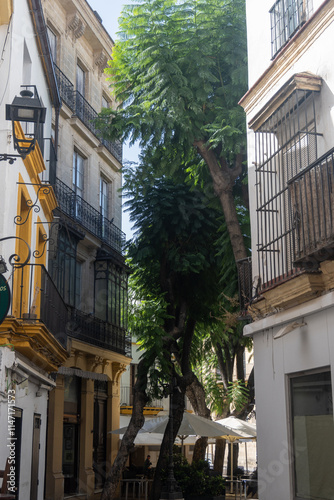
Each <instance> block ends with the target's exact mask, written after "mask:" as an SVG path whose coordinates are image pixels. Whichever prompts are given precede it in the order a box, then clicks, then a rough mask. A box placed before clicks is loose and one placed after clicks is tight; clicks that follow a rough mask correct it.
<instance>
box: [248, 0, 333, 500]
mask: <svg viewBox="0 0 334 500" xmlns="http://www.w3.org/2000/svg"><path fill="white" fill-rule="evenodd" d="M246 7H247V36H248V60H249V91H248V92H247V94H246V95H245V96H244V97H243V98H242V99H241V101H240V104H241V105H242V106H243V108H244V109H245V111H246V115H247V125H248V165H249V194H250V213H251V234H252V263H251V266H252V280H250V284H249V287H248V288H247V287H246V288H245V289H244V297H245V298H246V300H245V304H246V305H245V310H247V313H248V315H249V316H250V318H251V322H250V323H249V324H248V325H247V326H246V327H245V330H244V333H245V335H250V336H252V338H253V341H254V366H255V396H256V420H257V429H258V477H259V498H260V500H281V499H285V500H287V499H291V500H292V499H303V500H304V499H316V498H321V499H326V500H329V499H333V498H334V488H333V485H332V477H331V476H332V472H331V471H332V467H333V463H334V423H333V385H334V380H333V368H334V367H333V364H334V335H333V324H334V293H333V288H334V265H333V248H334V245H333V241H334V239H333V236H334V226H333V215H334V198H333V192H332V190H333V175H334V152H333V147H334V70H333V69H334V68H333V63H332V57H331V47H332V44H333V41H334V1H332V0H329V1H328V0H326V1H320V0H277V1H276V2H275V3H274V2H273V1H272V0H259V1H258V2H256V6H255V5H254V2H252V1H251V0H246ZM248 265H249V262H245V263H244V267H243V268H242V264H241V268H242V272H243V273H244V274H245V271H247V266H248ZM248 272H249V270H248ZM244 283H245V281H244Z"/></svg>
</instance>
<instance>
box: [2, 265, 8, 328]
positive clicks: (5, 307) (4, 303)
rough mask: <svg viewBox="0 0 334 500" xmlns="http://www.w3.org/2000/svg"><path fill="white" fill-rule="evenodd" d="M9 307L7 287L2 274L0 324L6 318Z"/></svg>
mask: <svg viewBox="0 0 334 500" xmlns="http://www.w3.org/2000/svg"><path fill="white" fill-rule="evenodd" d="M9 306H10V289H9V285H8V283H7V281H6V279H5V278H4V276H3V275H2V274H0V324H1V323H2V322H3V320H4V319H5V317H6V316H7V313H8V309H9Z"/></svg>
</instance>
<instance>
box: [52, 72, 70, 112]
mask: <svg viewBox="0 0 334 500" xmlns="http://www.w3.org/2000/svg"><path fill="white" fill-rule="evenodd" d="M54 67H55V72H56V78H57V83H58V88H59V93H60V97H61V99H62V100H63V101H64V102H65V104H67V106H68V107H69V108H70V109H71V110H72V111H73V112H74V109H75V108H74V85H73V83H72V82H71V81H70V80H69V79H68V78H67V76H66V75H65V74H64V73H63V72H62V71H61V69H60V68H58V66H57V65H56V64H54Z"/></svg>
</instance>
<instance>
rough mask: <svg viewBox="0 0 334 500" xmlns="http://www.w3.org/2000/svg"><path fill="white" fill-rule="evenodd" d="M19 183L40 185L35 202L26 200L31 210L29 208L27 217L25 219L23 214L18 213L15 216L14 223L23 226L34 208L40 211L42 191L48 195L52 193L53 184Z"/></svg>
mask: <svg viewBox="0 0 334 500" xmlns="http://www.w3.org/2000/svg"><path fill="white" fill-rule="evenodd" d="M17 184H25V185H28V186H39V187H38V190H37V195H36V200H35V202H34V203H33V201H32V200H26V203H27V207H29V210H28V213H27V216H26V218H25V219H24V220H22V216H21V215H16V216H15V217H14V223H15V224H16V225H17V226H23V224H25V223H26V222H27V220H28V218H29V215H30V212H31V211H32V210H34V212H35V213H38V212H40V210H41V207H40V206H39V205H38V204H37V203H38V201H39V196H40V193H41V192H42V194H44V195H48V194H49V193H50V190H51V186H50V185H49V184H32V183H25V182H18V183H17Z"/></svg>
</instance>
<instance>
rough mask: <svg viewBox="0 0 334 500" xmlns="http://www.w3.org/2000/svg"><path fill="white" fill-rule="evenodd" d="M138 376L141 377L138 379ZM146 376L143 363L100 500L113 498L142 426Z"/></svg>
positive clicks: (145, 399)
mask: <svg viewBox="0 0 334 500" xmlns="http://www.w3.org/2000/svg"><path fill="white" fill-rule="evenodd" d="M140 374H142V375H141V377H140ZM146 384H147V375H146V370H145V369H144V366H143V362H142V361H141V362H140V363H139V365H138V379H137V382H136V384H135V386H134V400H133V411H132V416H131V420H130V423H129V425H128V428H127V430H126V432H125V434H124V437H123V439H122V442H121V446H120V449H119V450H118V453H117V456H116V458H115V461H114V463H113V465H112V467H111V469H110V473H109V474H108V477H107V479H106V482H105V484H104V488H103V492H102V495H101V500H112V499H113V498H115V492H116V489H117V486H118V484H119V482H120V480H121V479H122V472H123V469H124V467H125V464H126V461H127V459H128V456H129V453H130V451H131V449H132V447H133V443H134V440H135V439H136V436H137V434H138V431H139V430H140V428H141V427H142V426H143V425H144V421H145V418H144V414H143V413H144V406H145V405H146V404H147V401H148V397H147V395H146V392H145V390H144V389H143V388H144V387H145V388H146Z"/></svg>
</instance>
